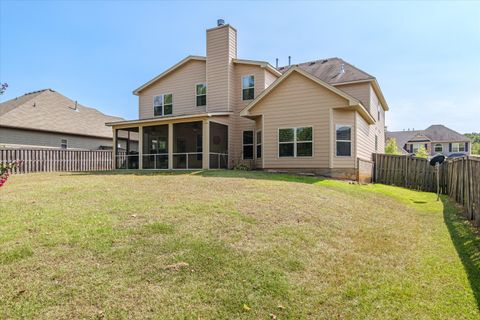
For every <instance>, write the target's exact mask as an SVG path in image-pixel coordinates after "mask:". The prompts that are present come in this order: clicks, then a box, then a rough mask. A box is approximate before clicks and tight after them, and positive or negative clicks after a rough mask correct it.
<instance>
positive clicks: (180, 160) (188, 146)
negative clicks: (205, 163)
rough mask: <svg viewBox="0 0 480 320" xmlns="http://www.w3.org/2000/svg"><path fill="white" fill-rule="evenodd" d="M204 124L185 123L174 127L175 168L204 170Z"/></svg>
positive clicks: (198, 122)
mask: <svg viewBox="0 0 480 320" xmlns="http://www.w3.org/2000/svg"><path fill="white" fill-rule="evenodd" d="M202 130H203V129H202V122H201V121H196V122H184V123H175V124H174V125H173V168H174V169H201V168H202V152H203V150H202V149H203V148H202V141H203V140H202V139H203V132H202Z"/></svg>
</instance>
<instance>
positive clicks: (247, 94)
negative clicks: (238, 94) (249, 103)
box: [242, 76, 255, 100]
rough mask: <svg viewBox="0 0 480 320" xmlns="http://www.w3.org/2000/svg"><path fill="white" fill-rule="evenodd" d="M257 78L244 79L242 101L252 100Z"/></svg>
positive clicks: (245, 77)
mask: <svg viewBox="0 0 480 320" xmlns="http://www.w3.org/2000/svg"><path fill="white" fill-rule="evenodd" d="M254 87H255V78H254V76H244V77H243V78H242V99H243V100H252V99H253V98H254V95H255V89H254Z"/></svg>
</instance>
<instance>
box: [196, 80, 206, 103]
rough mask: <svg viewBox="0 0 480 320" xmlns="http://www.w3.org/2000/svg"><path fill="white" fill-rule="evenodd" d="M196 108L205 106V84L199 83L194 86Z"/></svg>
mask: <svg viewBox="0 0 480 320" xmlns="http://www.w3.org/2000/svg"><path fill="white" fill-rule="evenodd" d="M195 92H196V96H197V107H202V106H206V105H207V84H206V83H199V84H197V86H196V91H195Z"/></svg>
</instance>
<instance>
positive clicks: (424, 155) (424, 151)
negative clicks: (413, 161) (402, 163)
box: [415, 147, 428, 159]
mask: <svg viewBox="0 0 480 320" xmlns="http://www.w3.org/2000/svg"><path fill="white" fill-rule="evenodd" d="M415 157H417V158H425V159H426V158H428V152H427V149H425V147H420V148H418V150H417V152H416V153H415Z"/></svg>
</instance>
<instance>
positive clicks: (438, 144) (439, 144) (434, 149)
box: [433, 143, 443, 153]
mask: <svg viewBox="0 0 480 320" xmlns="http://www.w3.org/2000/svg"><path fill="white" fill-rule="evenodd" d="M437 146H440V148H441V149H442V150H440V151H437ZM433 152H440V153H442V152H443V144H441V143H435V144H434V145H433Z"/></svg>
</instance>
